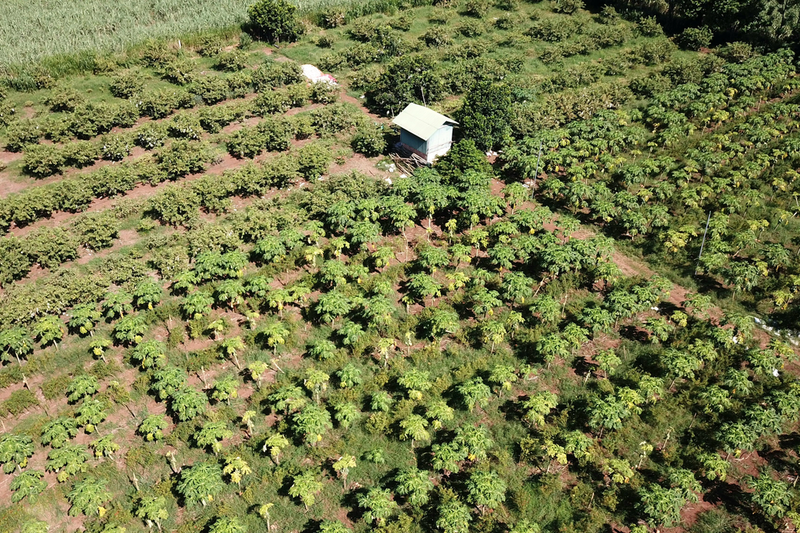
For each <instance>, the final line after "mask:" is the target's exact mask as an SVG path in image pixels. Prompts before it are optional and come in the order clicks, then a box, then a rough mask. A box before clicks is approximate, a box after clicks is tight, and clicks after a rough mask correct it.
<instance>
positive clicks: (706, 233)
mask: <svg viewBox="0 0 800 533" xmlns="http://www.w3.org/2000/svg"><path fill="white" fill-rule="evenodd" d="M710 223H711V211H709V212H708V220H706V230H705V231H704V232H703V242H702V243H701V244H700V254H699V255H698V256H697V266H696V267H695V268H694V275H695V276H696V275H697V271H698V269H699V268H700V258H701V257H703V248H704V247H705V245H706V235H708V225H709V224H710Z"/></svg>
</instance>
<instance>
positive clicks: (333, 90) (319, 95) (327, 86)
mask: <svg viewBox="0 0 800 533" xmlns="http://www.w3.org/2000/svg"><path fill="white" fill-rule="evenodd" d="M338 99H339V88H338V87H337V86H336V85H334V84H332V83H328V82H325V81H320V82H317V83H315V84H314V85H313V86H312V87H311V101H312V102H314V103H315V104H325V105H327V104H332V103H334V102H335V101H337V100H338Z"/></svg>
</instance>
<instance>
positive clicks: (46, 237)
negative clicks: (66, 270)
mask: <svg viewBox="0 0 800 533" xmlns="http://www.w3.org/2000/svg"><path fill="white" fill-rule="evenodd" d="M25 253H26V254H28V257H30V258H31V261H33V262H34V263H38V264H39V265H40V266H41V267H42V268H49V269H53V268H55V267H57V266H59V265H61V263H64V262H66V261H71V260H73V259H76V258H77V257H78V239H77V238H76V237H75V236H74V235H72V233H70V232H68V231H66V230H64V229H62V228H41V229H39V230H36V231H35V232H34V233H32V234H31V235H30V236H29V237H28V238H27V239H26V240H25Z"/></svg>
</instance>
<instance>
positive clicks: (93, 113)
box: [72, 102, 118, 139]
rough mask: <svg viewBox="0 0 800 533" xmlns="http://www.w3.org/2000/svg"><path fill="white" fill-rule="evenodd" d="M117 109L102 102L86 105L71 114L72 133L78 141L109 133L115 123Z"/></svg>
mask: <svg viewBox="0 0 800 533" xmlns="http://www.w3.org/2000/svg"><path fill="white" fill-rule="evenodd" d="M117 113H118V108H117V107H116V106H115V105H113V104H107V103H103V102H98V103H88V104H85V105H82V106H80V107H78V108H77V109H75V112H74V113H73V114H72V133H73V134H75V136H76V137H78V138H79V139H91V138H92V137H97V136H98V135H103V134H105V133H108V132H109V131H111V129H112V128H113V127H114V126H115V125H116V123H117Z"/></svg>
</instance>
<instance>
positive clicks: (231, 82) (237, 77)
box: [225, 70, 253, 98]
mask: <svg viewBox="0 0 800 533" xmlns="http://www.w3.org/2000/svg"><path fill="white" fill-rule="evenodd" d="M225 82H226V83H227V84H228V92H230V95H231V97H232V98H242V97H244V96H246V95H247V94H248V93H250V92H251V91H252V88H253V75H252V74H251V73H250V71H249V70H246V71H242V72H236V73H235V74H232V75H230V76H228V78H227V79H226V80H225Z"/></svg>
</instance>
